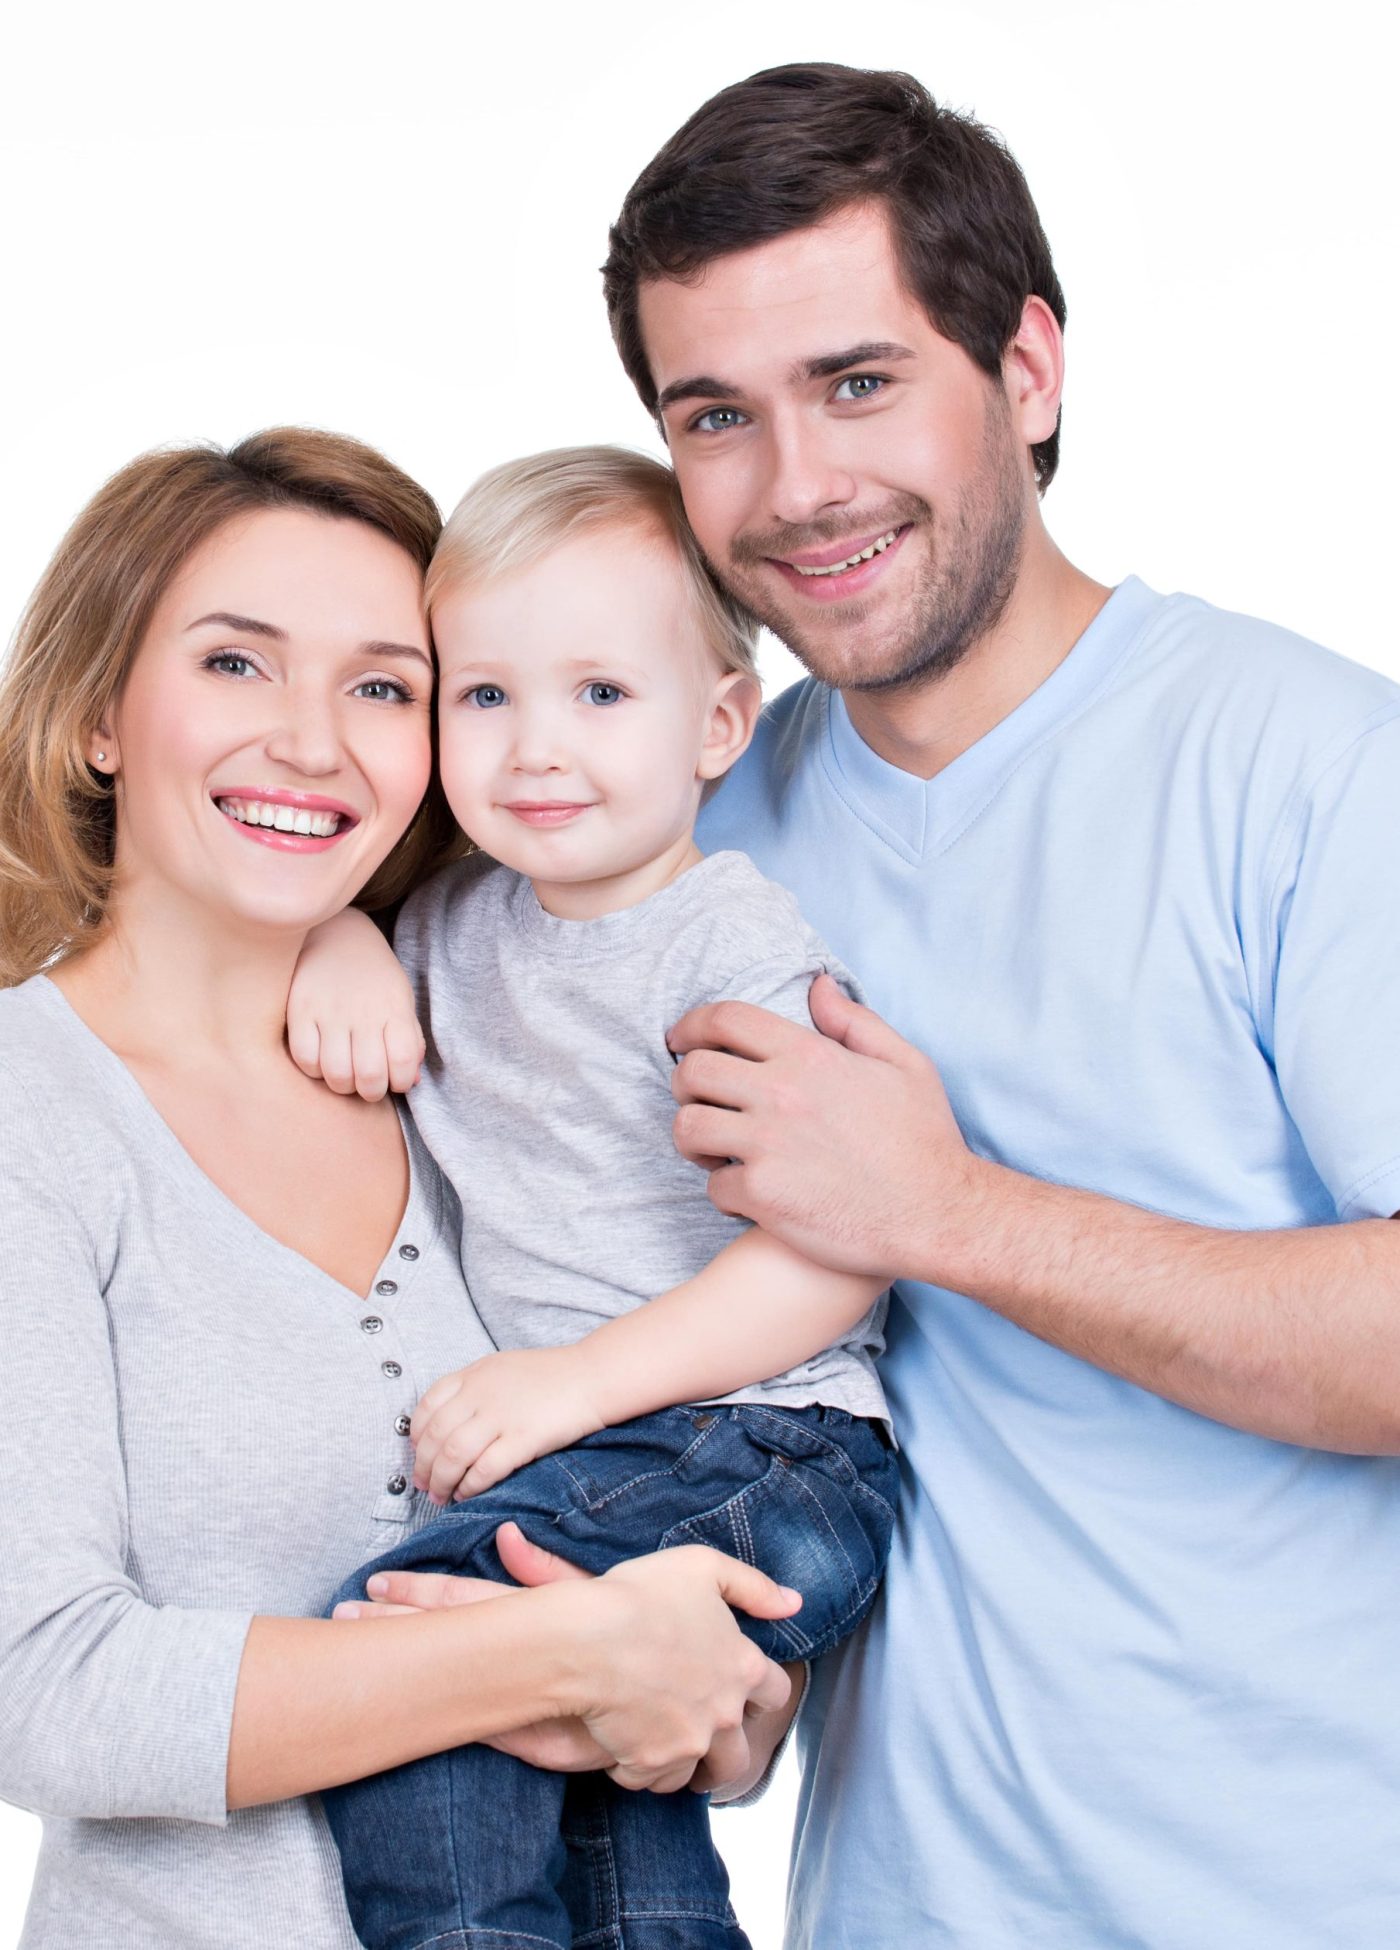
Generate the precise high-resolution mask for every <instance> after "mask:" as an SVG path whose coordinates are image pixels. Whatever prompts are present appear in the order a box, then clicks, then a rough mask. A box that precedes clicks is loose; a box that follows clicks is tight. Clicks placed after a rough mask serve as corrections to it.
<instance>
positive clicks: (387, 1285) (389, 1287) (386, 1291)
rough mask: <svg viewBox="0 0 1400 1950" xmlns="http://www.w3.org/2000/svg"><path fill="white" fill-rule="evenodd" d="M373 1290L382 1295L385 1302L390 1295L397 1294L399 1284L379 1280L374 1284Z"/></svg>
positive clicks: (393, 1281)
mask: <svg viewBox="0 0 1400 1950" xmlns="http://www.w3.org/2000/svg"><path fill="white" fill-rule="evenodd" d="M374 1290H375V1292H376V1293H382V1294H383V1295H384V1298H385V1299H386V1300H387V1299H388V1298H389V1295H390V1294H391V1293H397V1292H398V1290H399V1283H398V1281H397V1280H380V1281H379V1282H378V1283H377V1284H376V1286H375V1289H374Z"/></svg>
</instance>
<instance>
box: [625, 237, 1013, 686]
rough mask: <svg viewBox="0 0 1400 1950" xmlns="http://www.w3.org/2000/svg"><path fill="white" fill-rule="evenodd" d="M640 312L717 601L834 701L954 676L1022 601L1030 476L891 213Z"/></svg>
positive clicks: (715, 270) (1000, 405)
mask: <svg viewBox="0 0 1400 1950" xmlns="http://www.w3.org/2000/svg"><path fill="white" fill-rule="evenodd" d="M640 305H641V325H642V335H643V339H644V341H645V345H646V350H647V356H648V360H649V362H650V366H651V372H652V377H653V379H654V380H655V382H656V386H657V390H658V394H659V406H658V410H659V412H660V414H661V418H662V421H663V424H664V426H665V429H666V437H667V442H668V444H669V446H670V450H671V458H672V461H673V463H674V465H675V469H676V473H677V476H678V477H679V480H680V484H681V490H682V492H683V494H684V496H685V505H686V511H687V513H688V514H689V516H690V521H691V525H692V527H693V528H694V530H695V533H696V535H697V536H698V538H699V540H700V544H701V546H702V548H703V549H704V550H705V553H706V555H707V556H708V557H709V559H710V562H711V564H712V565H713V567H714V569H715V571H716V573H717V574H718V575H719V577H720V578H721V580H722V581H723V582H724V583H725V584H726V585H727V586H728V587H729V588H730V589H731V590H732V591H733V593H734V594H735V595H736V596H737V597H738V598H739V600H740V601H741V602H743V603H744V604H745V605H746V606H747V607H748V608H749V609H751V610H752V611H753V612H754V614H755V615H757V616H759V617H760V618H761V619H762V620H763V622H765V623H766V624H767V625H768V626H769V628H770V629H772V630H773V631H774V632H775V633H776V634H777V635H778V636H779V637H781V638H782V639H783V641H784V642H785V643H787V644H788V645H789V647H790V648H791V649H792V650H793V651H794V652H795V653H796V655H797V656H799V657H800V658H801V659H802V661H803V662H804V663H805V664H806V665H807V667H808V669H809V670H811V671H812V672H813V674H814V675H815V676H817V677H820V678H821V679H823V681H824V682H826V683H829V684H838V685H843V686H845V687H846V688H848V689H870V690H876V689H886V688H893V687H896V686H900V685H909V684H914V683H917V682H918V681H920V680H921V679H925V680H926V679H929V678H932V677H934V676H936V675H938V674H940V673H941V672H943V671H944V670H947V669H949V668H950V667H951V666H952V665H953V664H954V663H956V662H957V660H958V659H959V657H961V656H962V655H963V654H964V652H965V651H966V650H967V649H968V648H969V647H970V646H971V644H972V643H973V642H975V641H976V639H977V638H978V637H979V636H980V635H981V634H982V633H983V632H984V631H986V630H987V629H988V628H990V627H991V625H992V624H993V623H995V621H996V620H997V618H998V616H999V615H1000V614H1001V612H1002V610H1003V609H1004V607H1005V605H1006V602H1007V599H1008V597H1009V596H1010V594H1011V590H1012V588H1013V586H1014V583H1015V579H1016V571H1017V566H1018V563H1019V559H1020V552H1021V543H1022V537H1023V534H1024V530H1025V524H1026V521H1027V519H1028V516H1029V514H1030V511H1031V509H1032V507H1033V506H1034V501H1035V489H1034V475H1033V471H1032V468H1031V464H1030V458H1029V453H1028V449H1027V445H1026V442H1025V440H1024V439H1023V438H1022V434H1021V430H1020V429H1019V428H1018V426H1017V424H1016V419H1015V412H1014V409H1013V406H1012V404H1011V402H1010V400H1009V399H1008V395H1007V391H1006V388H1005V387H1004V386H1003V384H1002V383H1001V382H1000V380H993V379H990V378H989V377H988V376H987V375H986V374H985V373H984V372H982V370H981V369H980V368H979V367H978V366H977V365H976V364H974V362H973V360H972V359H971V358H970V357H969V356H968V354H967V353H966V352H964V351H963V350H962V348H961V347H960V346H958V345H955V344H953V342H952V341H951V340H950V339H946V338H944V337H943V336H942V334H941V333H939V332H938V331H936V330H935V329H934V327H933V325H932V324H930V322H929V320H928V317H927V315H926V314H925V312H924V310H923V308H922V306H921V305H920V303H919V301H918V300H917V298H915V297H913V296H912V295H911V294H910V293H909V291H907V290H906V288H905V286H904V284H903V282H902V280H901V277H900V271H899V266H898V263H897V261H896V257H895V252H894V245H893V240H892V238H891V236H890V229H889V222H888V219H887V217H886V214H885V211H884V209H883V207H882V206H880V205H878V204H859V205H853V206H851V207H849V208H847V209H845V210H842V211H840V212H838V213H837V215H836V216H834V217H832V218H829V219H828V220H827V221H826V222H824V223H821V224H816V225H813V226H812V227H811V228H810V229H807V230H800V231H794V232H792V233H790V234H789V235H787V236H785V237H780V238H778V239H776V240H775V241H774V242H773V243H770V244H760V245H757V246H755V247H754V248H753V249H750V250H745V251H739V252H736V253H735V254H734V255H733V256H730V257H722V258H718V259H716V260H715V261H714V262H713V263H711V264H709V265H707V266H706V268H705V270H704V272H703V274H702V275H701V277H700V278H699V279H698V280H696V281H695V282H694V283H685V284H682V283H679V282H677V281H674V280H671V279H664V280H657V281H654V282H651V283H648V284H646V285H644V286H643V287H642V291H641V298H640Z"/></svg>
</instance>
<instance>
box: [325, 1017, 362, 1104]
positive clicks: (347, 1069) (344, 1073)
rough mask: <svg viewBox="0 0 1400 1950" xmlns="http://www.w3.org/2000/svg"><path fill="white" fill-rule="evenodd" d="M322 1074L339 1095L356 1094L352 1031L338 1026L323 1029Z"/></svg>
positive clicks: (350, 1095) (348, 1095) (351, 1095)
mask: <svg viewBox="0 0 1400 1950" xmlns="http://www.w3.org/2000/svg"><path fill="white" fill-rule="evenodd" d="M321 1075H322V1077H323V1078H324V1079H325V1082H326V1084H327V1085H328V1087H329V1088H330V1089H332V1090H334V1092H335V1094H336V1095H337V1097H353V1096H354V1094H355V1063H354V1058H353V1056H352V1054H351V1049H350V1031H349V1030H348V1029H347V1028H344V1027H341V1026H337V1027H336V1028H333V1029H325V1028H323V1029H322V1031H321Z"/></svg>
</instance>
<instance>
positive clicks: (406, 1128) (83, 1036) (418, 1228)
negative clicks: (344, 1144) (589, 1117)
mask: <svg viewBox="0 0 1400 1950" xmlns="http://www.w3.org/2000/svg"><path fill="white" fill-rule="evenodd" d="M36 989H37V993H38V995H39V997H40V998H41V999H42V1000H44V1001H46V1002H47V1003H48V1004H49V1006H50V1008H51V1010H52V1011H53V1014H54V1017H55V1020H56V1021H58V1022H60V1023H61V1024H62V1025H63V1026H64V1028H65V1029H66V1030H67V1031H68V1033H69V1034H70V1035H73V1036H75V1037H77V1038H78V1039H79V1040H80V1041H81V1042H82V1043H83V1044H84V1046H85V1047H87V1048H88V1049H89V1050H90V1051H91V1052H92V1055H93V1057H94V1058H95V1060H96V1061H97V1063H98V1064H99V1065H100V1067H101V1068H102V1069H103V1070H104V1071H105V1072H106V1074H107V1075H108V1076H109V1077H110V1078H111V1080H112V1083H113V1086H114V1088H115V1089H117V1090H118V1091H119V1092H120V1093H121V1095H122V1096H123V1097H124V1098H125V1099H126V1101H127V1102H128V1103H129V1104H130V1105H131V1106H132V1109H133V1113H134V1115H135V1116H136V1117H137V1118H138V1119H139V1120H140V1121H141V1122H143V1123H144V1124H145V1125H146V1127H147V1129H148V1130H149V1131H150V1132H151V1133H152V1136H153V1141H154V1142H156V1143H158V1144H159V1145H160V1146H161V1148H162V1149H163V1150H164V1152H165V1154H166V1157H167V1159H168V1160H169V1164H170V1169H171V1170H173V1171H176V1172H178V1173H179V1175H180V1176H181V1177H182V1178H184V1180H185V1182H186V1183H187V1184H188V1185H190V1186H191V1187H192V1188H193V1189H194V1190H195V1191H196V1192H197V1193H198V1194H199V1195H200V1196H202V1197H204V1198H205V1199H209V1200H213V1201H215V1202H216V1203H217V1204H218V1205H220V1206H221V1207H222V1208H223V1209H224V1211H225V1212H226V1213H227V1214H231V1215H232V1217H233V1219H234V1221H235V1223H237V1224H238V1225H239V1226H240V1227H241V1228H242V1229H243V1230H244V1231H245V1232H247V1233H249V1234H251V1235H252V1237H253V1238H254V1239H256V1240H258V1241H260V1242H261V1243H262V1245H263V1246H264V1247H266V1248H269V1249H270V1250H271V1251H272V1252H274V1253H278V1254H284V1255H285V1256H286V1257H287V1258H289V1259H291V1260H294V1261H295V1262H296V1264H297V1265H298V1266H299V1267H300V1268H301V1269H302V1270H303V1273H304V1274H305V1275H307V1276H309V1277H311V1278H314V1279H315V1280H318V1281H321V1282H324V1284H325V1285H327V1286H329V1287H331V1288H332V1289H333V1290H334V1291H335V1292H336V1293H339V1294H342V1295H344V1294H349V1295H350V1297H351V1298H352V1299H353V1300H354V1301H355V1303H356V1305H357V1306H363V1305H364V1304H365V1300H366V1298H367V1296H366V1295H365V1294H363V1293H357V1292H356V1291H355V1289H354V1288H353V1287H349V1286H346V1285H345V1283H344V1281H343V1280H338V1279H336V1277H335V1275H334V1274H333V1273H328V1272H327V1271H326V1269H325V1267H324V1266H320V1265H318V1264H317V1262H316V1261H315V1260H314V1259H308V1258H307V1256H306V1254H305V1253H300V1252H298V1251H297V1249H296V1247H295V1246H289V1245H288V1244H287V1243H286V1241H285V1240H284V1239H279V1238H278V1237H277V1236H276V1234H275V1233H271V1232H268V1231H266V1230H265V1229H264V1228H263V1227H262V1226H260V1225H259V1224H258V1222H257V1220H256V1219H254V1218H252V1217H251V1216H250V1215H249V1214H248V1213H247V1212H245V1211H244V1209H243V1207H242V1206H241V1205H240V1204H239V1203H238V1201H237V1200H236V1199H233V1198H230V1196H229V1194H228V1193H227V1192H226V1191H225V1190H224V1189H223V1187H222V1186H221V1185H218V1184H216V1183H215V1181H214V1180H213V1179H212V1178H211V1177H210V1176H209V1174H208V1172H207V1171H205V1169H204V1167H203V1166H202V1165H200V1164H198V1163H196V1161H195V1159H194V1158H193V1157H192V1156H191V1154H190V1153H189V1152H188V1151H187V1150H186V1148H185V1146H184V1145H183V1144H182V1143H181V1142H180V1139H179V1137H178V1135H177V1134H176V1132H175V1131H174V1129H173V1128H172V1127H171V1126H170V1125H169V1124H168V1123H167V1122H166V1120H165V1118H164V1117H162V1116H161V1114H160V1112H159V1111H158V1110H157V1109H156V1107H155V1105H154V1103H152V1101H151V1099H150V1098H149V1097H148V1096H147V1094H146V1092H145V1090H144V1089H143V1088H142V1086H141V1083H140V1080H139V1078H138V1077H137V1076H136V1073H135V1072H134V1071H133V1070H132V1069H131V1068H129V1066H128V1065H127V1064H126V1063H124V1062H123V1061H122V1059H121V1057H119V1056H118V1055H117V1053H116V1051H115V1050H114V1049H113V1048H112V1046H111V1044H110V1043H105V1042H103V1040H102V1038H101V1037H100V1036H99V1035H98V1033H97V1031H96V1030H95V1029H93V1028H92V1027H91V1025H90V1024H89V1023H87V1022H85V1021H84V1020H83V1018H82V1017H81V1016H80V1015H79V1014H78V1011H77V1010H76V1009H75V1008H74V1007H73V1004H72V1003H71V1002H70V1001H69V1000H68V997H67V996H66V995H65V994H64V993H63V990H62V989H61V988H60V987H59V986H58V984H57V982H55V981H53V980H51V979H50V977H49V976H47V975H40V976H38V977H36ZM394 1109H395V1111H396V1112H397V1114H398V1119H399V1129H400V1131H401V1133H402V1135H403V1141H404V1148H405V1151H406V1154H407V1158H408V1197H407V1198H406V1200H405V1201H404V1209H403V1211H402V1213H401V1214H400V1217H399V1222H398V1225H397V1226H396V1227H395V1229H394V1237H393V1239H392V1240H391V1241H390V1243H389V1246H388V1249H387V1251H386V1252H385V1254H384V1257H383V1258H382V1259H381V1261H380V1263H379V1267H378V1269H377V1271H376V1274H375V1279H374V1281H372V1282H371V1284H370V1294H371V1295H372V1294H373V1291H374V1286H375V1284H376V1283H377V1281H378V1280H379V1279H380V1278H381V1277H382V1276H383V1275H384V1273H385V1271H386V1270H387V1269H388V1268H389V1265H390V1262H391V1261H394V1260H395V1259H396V1258H397V1256H398V1248H399V1246H400V1245H402V1244H403V1243H404V1242H405V1241H411V1242H412V1243H414V1244H415V1245H416V1246H417V1247H418V1249H419V1252H420V1253H421V1252H422V1251H423V1249H424V1248H425V1247H426V1246H427V1244H428V1243H429V1241H430V1240H432V1239H434V1238H435V1237H436V1235H437V1233H438V1231H439V1230H440V1216H441V1215H440V1210H439V1207H440V1198H437V1197H435V1196H434V1184H433V1181H432V1179H431V1178H425V1174H424V1172H423V1169H422V1165H421V1161H420V1158H419V1156H418V1155H417V1150H416V1147H417V1145H418V1144H419V1143H421V1140H420V1139H418V1138H417V1134H416V1132H415V1131H414V1129H413V1127H412V1124H411V1123H410V1121H409V1116H408V1112H407V1110H406V1109H405V1107H404V1104H403V1101H402V1099H400V1098H395V1099H394ZM395 1272H396V1277H398V1278H399V1279H402V1274H401V1273H399V1272H398V1269H397V1268H395Z"/></svg>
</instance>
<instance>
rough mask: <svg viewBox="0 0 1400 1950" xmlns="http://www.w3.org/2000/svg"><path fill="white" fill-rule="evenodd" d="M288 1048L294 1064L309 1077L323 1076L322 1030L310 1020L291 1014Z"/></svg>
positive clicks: (288, 1028)
mask: <svg viewBox="0 0 1400 1950" xmlns="http://www.w3.org/2000/svg"><path fill="white" fill-rule="evenodd" d="M287 1048H288V1050H289V1051H290V1053H291V1058H292V1061H293V1063H295V1064H296V1066H297V1068H298V1069H299V1070H300V1071H302V1072H303V1074H304V1075H306V1076H308V1077H319V1076H320V1074H321V1029H320V1025H319V1024H318V1023H317V1022H315V1021H314V1020H312V1019H311V1018H308V1019H307V1020H306V1021H302V1019H301V1018H300V1017H299V1016H294V1015H292V1014H291V1013H290V1012H289V1013H288V1016H287Z"/></svg>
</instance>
